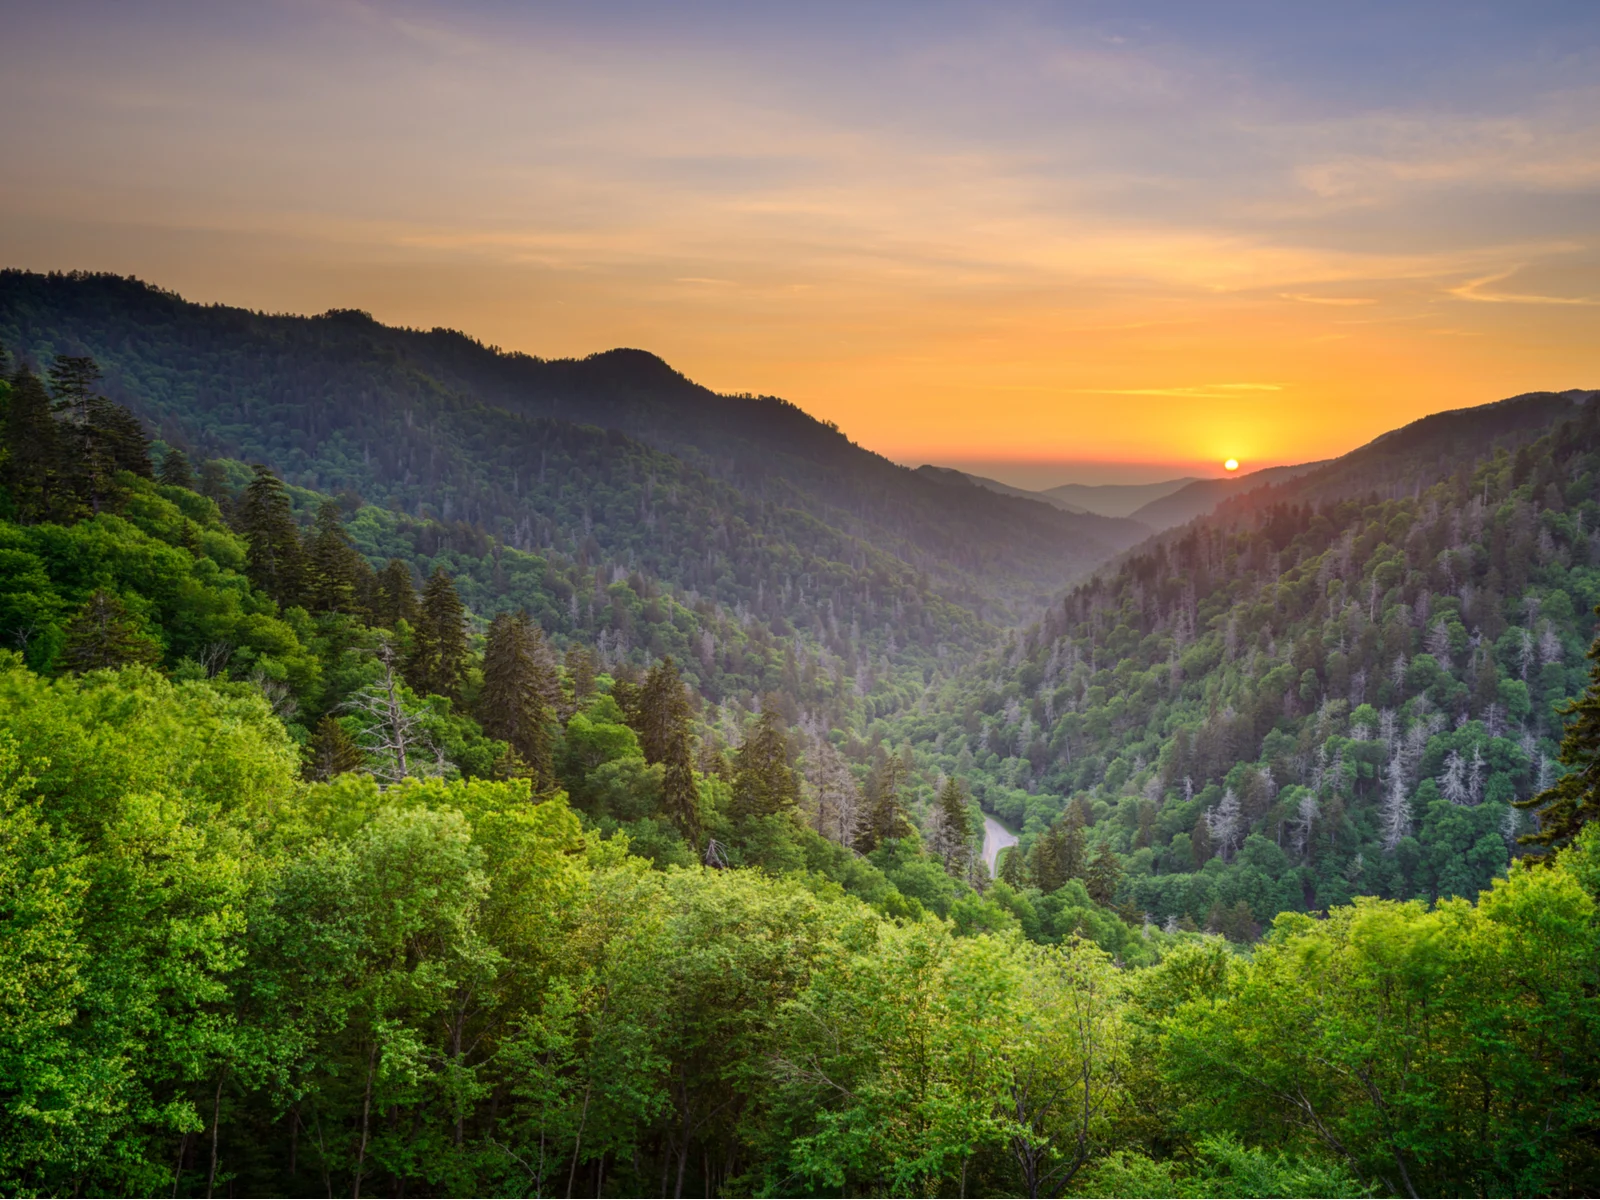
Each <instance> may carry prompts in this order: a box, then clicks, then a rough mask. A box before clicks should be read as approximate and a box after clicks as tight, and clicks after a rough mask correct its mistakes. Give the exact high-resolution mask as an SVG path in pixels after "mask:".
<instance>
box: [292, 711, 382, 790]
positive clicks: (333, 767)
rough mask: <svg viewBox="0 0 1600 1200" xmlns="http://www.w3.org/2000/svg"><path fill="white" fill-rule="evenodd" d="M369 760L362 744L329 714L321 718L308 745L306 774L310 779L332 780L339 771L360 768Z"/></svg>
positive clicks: (341, 772)
mask: <svg viewBox="0 0 1600 1200" xmlns="http://www.w3.org/2000/svg"><path fill="white" fill-rule="evenodd" d="M366 761H367V756H366V754H365V753H364V752H363V751H362V749H361V747H360V745H359V744H357V742H356V740H355V739H354V738H353V737H351V736H350V735H349V734H348V733H346V732H345V728H344V726H343V725H341V724H339V722H338V720H337V719H336V718H335V717H334V716H333V715H332V714H329V715H327V716H324V717H323V718H322V720H320V721H318V722H317V728H316V732H314V733H313V734H312V735H311V741H310V742H309V743H308V744H307V746H306V750H305V768H304V774H305V776H306V778H307V779H316V780H328V779H332V778H333V777H334V776H335V775H343V774H346V773H347V772H350V771H359V770H360V769H361V768H362V767H363V766H365V765H366Z"/></svg>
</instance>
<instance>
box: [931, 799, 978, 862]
mask: <svg viewBox="0 0 1600 1200" xmlns="http://www.w3.org/2000/svg"><path fill="white" fill-rule="evenodd" d="M936 803H937V810H936V811H937V814H938V815H937V825H938V831H939V836H938V838H937V839H936V844H935V846H934V849H935V850H937V851H938V853H939V854H940V856H941V857H942V858H943V859H944V869H945V870H946V871H948V872H950V874H952V875H954V876H955V877H956V878H958V879H959V878H961V877H962V875H963V874H964V873H965V871H966V869H967V861H968V860H969V859H970V858H971V857H972V827H971V816H970V814H969V813H968V810H967V789H966V788H965V787H963V786H962V784H961V781H960V780H958V779H954V778H951V779H946V780H945V781H944V786H943V787H942V788H940V789H939V798H938V800H937V802H936Z"/></svg>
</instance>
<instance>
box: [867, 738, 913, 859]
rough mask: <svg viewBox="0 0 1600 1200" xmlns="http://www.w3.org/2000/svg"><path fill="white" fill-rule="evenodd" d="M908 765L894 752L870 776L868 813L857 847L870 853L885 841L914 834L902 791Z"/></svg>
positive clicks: (883, 758) (879, 760)
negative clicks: (902, 798) (902, 797)
mask: <svg viewBox="0 0 1600 1200" xmlns="http://www.w3.org/2000/svg"><path fill="white" fill-rule="evenodd" d="M905 777H906V769H905V764H904V763H902V762H901V761H900V759H898V758H896V757H895V756H894V755H882V756H880V758H879V759H878V762H877V764H876V766H875V767H874V768H873V771H872V774H871V775H870V776H868V778H867V806H866V815H865V817H864V818H863V820H862V822H861V825H860V828H859V829H858V830H857V831H856V840H855V847H856V849H857V850H859V851H860V852H861V853H862V854H870V853H872V851H874V850H876V849H877V848H878V847H879V846H881V845H882V844H883V843H884V842H886V841H890V840H891V839H892V840H899V839H901V838H907V837H910V836H911V832H912V827H911V818H910V817H908V816H907V815H906V810H905V804H904V802H903V801H902V800H901V799H900V790H901V788H902V787H903V786H904V784H905Z"/></svg>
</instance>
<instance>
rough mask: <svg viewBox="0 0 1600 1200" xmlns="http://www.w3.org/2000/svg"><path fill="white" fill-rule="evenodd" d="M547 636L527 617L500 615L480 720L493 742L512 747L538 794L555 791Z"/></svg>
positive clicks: (490, 642)
mask: <svg viewBox="0 0 1600 1200" xmlns="http://www.w3.org/2000/svg"><path fill="white" fill-rule="evenodd" d="M542 642H543V634H542V632H541V631H540V629H539V627H538V625H536V624H534V623H533V622H532V621H531V620H529V619H528V617H527V616H526V615H525V614H523V613H515V614H513V613H500V614H498V615H497V616H496V617H495V619H494V620H493V621H492V622H490V624H489V636H488V639H487V640H486V642H485V644H484V650H483V691H482V692H481V693H480V694H479V697H478V720H479V722H480V723H481V724H482V725H483V731H484V732H485V733H487V734H488V735H489V736H490V737H494V738H499V739H500V740H501V741H503V742H506V743H507V744H508V745H509V746H510V747H511V753H512V754H514V755H515V756H516V768H515V769H514V768H513V767H511V766H508V767H507V768H506V771H505V773H506V774H522V773H523V772H524V771H525V772H526V774H527V775H528V777H530V778H532V779H533V780H534V785H535V787H536V788H539V789H543V788H546V787H548V786H549V785H550V780H551V777H552V766H551V751H550V732H551V731H550V710H549V707H548V705H547V704H546V703H545V696H546V693H547V692H548V691H549V681H548V680H546V679H545V678H544V676H546V675H547V674H548V673H549V671H550V667H549V664H548V663H547V662H546V660H545V656H544V654H543V652H542V651H543V646H542Z"/></svg>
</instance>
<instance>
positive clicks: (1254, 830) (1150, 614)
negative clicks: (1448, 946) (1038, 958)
mask: <svg viewBox="0 0 1600 1200" xmlns="http://www.w3.org/2000/svg"><path fill="white" fill-rule="evenodd" d="M1261 474H1265V473H1264V472H1263V473H1261ZM1275 478H1276V482H1267V483H1265V484H1260V483H1259V481H1258V486H1255V487H1250V488H1248V489H1247V490H1241V491H1240V492H1238V493H1237V494H1235V495H1234V496H1232V497H1230V498H1228V499H1227V500H1225V501H1224V502H1223V503H1222V504H1220V505H1219V506H1218V507H1217V508H1216V509H1215V511H1213V512H1211V513H1210V514H1208V515H1205V516H1202V517H1199V518H1196V519H1194V520H1192V521H1191V522H1190V523H1189V524H1187V525H1185V526H1183V527H1181V528H1175V529H1171V530H1168V531H1167V532H1165V533H1162V534H1160V535H1157V536H1156V537H1153V538H1152V539H1150V540H1149V541H1148V542H1147V543H1145V544H1143V545H1141V546H1140V547H1138V548H1136V549H1135V550H1134V551H1132V552H1130V553H1129V554H1127V555H1125V556H1124V557H1123V558H1122V559H1121V560H1119V562H1118V563H1117V564H1115V565H1114V566H1112V567H1109V568H1107V569H1105V570H1104V571H1102V572H1101V573H1100V574H1099V575H1097V576H1096V578H1094V579H1093V580H1091V581H1090V582H1088V583H1086V584H1083V585H1081V586H1079V587H1077V588H1075V589H1073V590H1072V591H1071V592H1070V593H1069V594H1068V596H1067V597H1066V598H1065V600H1064V602H1063V603H1062V604H1061V605H1060V606H1059V607H1058V608H1057V609H1055V610H1053V611H1052V612H1051V613H1050V614H1049V615H1048V616H1047V617H1046V618H1045V619H1044V620H1043V621H1041V622H1039V623H1037V624H1035V625H1033V626H1031V627H1029V628H1028V629H1026V630H1025V631H1023V632H1021V633H1020V634H1019V635H1017V636H1016V637H1015V638H1014V639H1013V640H1012V641H1011V642H1010V643H1009V644H1008V645H1007V646H1006V647H1005V648H1004V649H1003V650H999V651H995V652H991V653H990V654H988V655H986V656H985V657H984V658H983V659H982V660H981V661H979V662H977V663H975V664H974V665H973V666H972V667H970V668H969V669H968V670H967V671H965V672H962V673H960V674H958V675H957V676H956V677H955V678H954V679H953V680H951V681H950V682H949V683H948V684H946V685H943V686H942V687H941V689H940V691H939V695H938V696H937V698H936V699H934V700H930V701H929V702H928V703H927V704H926V705H924V706H923V707H922V709H920V710H919V711H918V712H917V713H915V714H909V713H908V714H905V715H904V716H903V717H902V718H901V719H900V721H899V725H898V731H899V732H900V733H901V734H902V735H903V736H905V737H906V738H908V739H909V740H910V741H911V742H912V743H913V744H914V745H915V746H917V747H918V749H919V752H920V754H921V755H923V756H925V758H924V759H923V761H926V763H927V765H928V769H930V770H934V771H941V772H944V773H947V774H949V775H951V776H955V777H961V778H965V779H968V780H969V781H970V783H971V786H972V788H973V791H974V793H975V794H977V795H979V796H980V797H981V798H982V800H983V803H984V805H985V807H986V808H988V809H990V810H992V811H994V812H995V813H997V814H998V815H999V816H1001V817H1002V818H1004V819H1007V820H1009V821H1011V822H1013V823H1014V824H1015V825H1017V826H1020V827H1021V828H1022V830H1023V844H1022V848H1021V851H1019V853H1023V854H1025V855H1027V862H1028V864H1029V866H1028V867H1027V868H1023V867H1021V866H1020V865H1019V866H1017V867H1015V868H1014V870H1016V871H1026V870H1032V871H1034V872H1035V877H1036V878H1044V877H1050V876H1049V873H1050V872H1052V871H1055V870H1056V866H1055V865H1053V864H1055V862H1056V859H1055V858H1054V857H1052V856H1059V854H1060V853H1066V850H1063V849H1062V848H1063V847H1064V846H1066V845H1067V842H1063V841H1062V840H1061V839H1063V838H1068V839H1069V841H1070V838H1072V837H1077V836H1078V835H1076V834H1073V833H1071V830H1072V829H1073V828H1085V829H1087V830H1088V831H1089V832H1088V834H1087V836H1088V837H1089V839H1090V844H1094V843H1098V842H1105V843H1106V844H1108V845H1110V846H1111V847H1112V848H1113V849H1114V850H1116V851H1117V852H1118V853H1119V854H1120V855H1122V856H1123V858H1122V860H1121V861H1123V863H1124V865H1125V867H1126V870H1127V872H1128V878H1127V881H1126V886H1127V889H1128V891H1127V897H1128V901H1129V903H1130V904H1132V905H1134V906H1135V907H1137V908H1138V909H1139V910H1140V911H1143V912H1146V913H1149V914H1151V915H1152V917H1153V918H1154V919H1156V920H1158V921H1166V922H1179V921H1194V922H1196V923H1198V924H1201V925H1204V924H1206V923H1208V922H1209V923H1211V924H1212V926H1213V927H1217V922H1219V921H1224V920H1232V919H1233V918H1228V917H1225V915H1224V914H1226V913H1230V912H1231V913H1235V914H1236V915H1239V914H1242V915H1240V917H1239V919H1240V920H1242V921H1243V922H1244V925H1241V926H1240V928H1244V927H1245V926H1248V925H1251V923H1254V927H1259V926H1261V925H1263V924H1264V923H1265V922H1267V921H1269V920H1270V919H1271V917H1272V916H1273V914H1275V913H1277V912H1278V911H1281V910H1284V909H1322V908H1326V907H1328V906H1330V905H1336V904H1342V903H1346V902H1347V901H1348V899H1349V898H1350V897H1351V896H1353V895H1356V894H1358V893H1359V894H1375V895H1380V896H1391V897H1399V898H1409V897H1417V898H1421V899H1425V900H1429V901H1432V900H1435V899H1438V898H1441V897H1446V896H1451V895H1456V896H1471V895H1474V894H1476V892H1477V891H1478V889H1480V888H1482V887H1486V886H1488V884H1489V882H1490V881H1491V880H1492V879H1493V878H1494V877H1495V876H1496V874H1499V873H1503V872H1504V871H1505V869H1506V866H1507V863H1508V862H1509V860H1510V857H1511V855H1512V853H1513V852H1514V851H1515V850H1516V846H1517V843H1516V839H1517V837H1518V836H1519V835H1520V834H1521V833H1523V832H1525V831H1526V828H1527V826H1526V824H1525V823H1524V822H1525V818H1524V817H1523V816H1522V815H1521V814H1520V812H1519V811H1518V810H1517V809H1514V808H1511V807H1509V805H1510V802H1511V801H1514V800H1527V799H1529V798H1530V797H1532V796H1533V795H1535V794H1536V793H1538V792H1540V791H1542V790H1543V789H1544V788H1546V787H1547V786H1549V783H1550V781H1551V779H1552V778H1553V777H1554V770H1555V766H1554V764H1555V762H1556V759H1557V755H1558V751H1559V746H1558V743H1559V741H1560V738H1561V736H1562V727H1563V720H1562V718H1561V716H1560V715H1559V713H1560V710H1561V708H1562V706H1563V705H1564V704H1565V703H1566V702H1567V701H1568V700H1569V699H1570V698H1571V697H1573V696H1576V695H1578V694H1579V693H1581V692H1582V690H1583V688H1584V685H1585V682H1586V676H1587V672H1586V668H1585V660H1584V651H1585V649H1586V647H1587V646H1588V645H1589V643H1590V641H1591V640H1592V639H1593V637H1594V634H1595V620H1594V617H1593V616H1592V613H1593V612H1594V609H1595V605H1596V604H1600V535H1597V534H1596V532H1595V531H1596V530H1597V529H1600V493H1597V489H1596V480H1597V479H1600V394H1597V393H1595V392H1588V391H1574V392H1567V393H1535V394H1530V395H1525V396H1519V397H1514V398H1512V399H1510V400H1506V401H1502V402H1499V403H1496V404H1492V405H1485V406H1482V407H1479V408H1472V409H1463V410H1458V411H1455V412H1449V413H1440V414H1436V415H1434V416H1430V417H1428V418H1425V419H1423V420H1421V421H1417V422H1414V423H1412V424H1411V425H1408V426H1406V427H1405V428H1403V429H1400V430H1396V431H1395V432H1393V433H1390V434H1386V435H1384V436H1383V437H1381V438H1378V439H1376V440H1375V441H1373V442H1371V443H1369V444H1368V445H1366V446H1363V447H1361V448H1359V449H1357V450H1354V451H1352V452H1351V453H1349V454H1346V455H1344V456H1342V457H1340V458H1338V459H1335V460H1333V461H1331V462H1328V463H1325V464H1320V465H1312V466H1310V467H1307V468H1297V469H1295V470H1293V471H1286V472H1279V473H1277V474H1276V476H1275ZM1235 486H1237V485H1235ZM1176 495H1178V493H1174V496H1176ZM1169 499H1171V497H1169ZM1063 822H1065V824H1064V823H1063ZM1041 856H1042V857H1041ZM1075 861H1077V862H1078V866H1077V867H1076V868H1075V869H1076V870H1080V871H1081V870H1082V869H1083V867H1082V859H1081V857H1080V858H1079V859H1078V860H1075ZM1019 862H1020V860H1019ZM1002 866H1004V864H1002ZM1040 872H1044V873H1045V875H1040V874H1039V873H1040ZM1071 873H1072V872H1071V871H1069V872H1068V874H1069V875H1070V874H1071ZM1024 877H1025V876H1024ZM1240 905H1243V908H1240V907H1239V906H1240Z"/></svg>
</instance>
